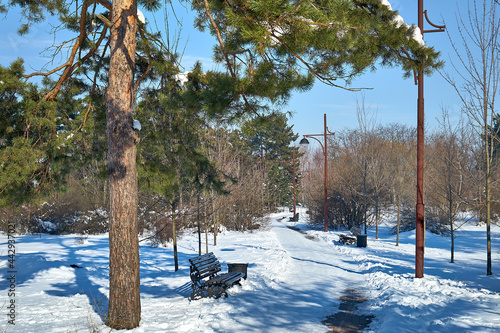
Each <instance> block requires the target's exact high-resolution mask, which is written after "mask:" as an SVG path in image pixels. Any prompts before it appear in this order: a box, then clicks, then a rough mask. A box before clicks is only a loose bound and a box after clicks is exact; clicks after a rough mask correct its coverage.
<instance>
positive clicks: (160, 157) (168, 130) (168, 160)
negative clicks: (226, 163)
mask: <svg viewBox="0 0 500 333" xmlns="http://www.w3.org/2000/svg"><path fill="white" fill-rule="evenodd" d="M231 83H232V81H231V80H228V78H227V76H225V75H222V74H219V73H212V72H208V73H203V72H202V70H201V66H200V65H199V64H198V65H196V66H195V68H194V69H193V71H192V72H191V73H190V74H189V80H188V82H187V83H186V84H185V85H184V86H180V85H179V84H178V83H177V82H174V81H173V80H171V81H167V83H166V85H165V86H164V87H160V89H158V90H148V91H147V92H145V94H144V95H143V98H142V101H141V103H140V104H139V107H138V109H137V117H138V119H139V120H140V121H141V124H142V131H141V132H142V139H141V144H140V145H139V147H138V167H139V176H140V179H139V183H140V185H141V187H142V188H147V189H149V190H152V191H153V192H156V193H158V194H161V195H162V196H163V197H164V198H166V199H167V200H170V201H173V200H176V199H177V198H178V197H179V195H180V194H181V192H182V191H188V190H195V191H200V190H202V189H206V190H209V189H214V190H216V191H217V192H223V190H222V188H223V186H224V183H223V182H222V181H221V180H220V178H219V176H218V172H217V168H216V166H215V165H214V163H213V162H212V161H210V160H209V158H208V157H207V155H206V153H205V152H204V149H203V148H204V147H203V145H204V139H203V138H204V136H205V135H206V134H205V133H206V132H207V131H208V129H209V128H210V122H211V121H216V120H218V119H220V118H221V117H227V116H228V114H229V113H230V110H232V109H234V107H233V105H232V104H233V102H234V101H235V99H236V97H235V96H234V94H235V93H234V90H232V89H231V87H232V85H231Z"/></svg>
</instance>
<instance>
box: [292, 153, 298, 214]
mask: <svg viewBox="0 0 500 333" xmlns="http://www.w3.org/2000/svg"><path fill="white" fill-rule="evenodd" d="M292 164H293V167H292V177H293V218H294V219H295V216H297V205H296V202H297V201H296V200H295V148H292Z"/></svg>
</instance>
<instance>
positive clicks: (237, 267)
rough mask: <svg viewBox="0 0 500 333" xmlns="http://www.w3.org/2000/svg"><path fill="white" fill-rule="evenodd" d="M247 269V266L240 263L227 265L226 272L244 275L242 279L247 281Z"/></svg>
mask: <svg viewBox="0 0 500 333" xmlns="http://www.w3.org/2000/svg"><path fill="white" fill-rule="evenodd" d="M247 268H248V264H242V263H231V264H227V271H228V272H229V273H232V272H243V273H245V276H243V278H244V279H245V280H246V279H247Z"/></svg>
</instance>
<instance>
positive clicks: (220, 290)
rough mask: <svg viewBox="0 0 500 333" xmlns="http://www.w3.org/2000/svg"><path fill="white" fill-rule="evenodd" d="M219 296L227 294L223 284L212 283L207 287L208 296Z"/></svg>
mask: <svg viewBox="0 0 500 333" xmlns="http://www.w3.org/2000/svg"><path fill="white" fill-rule="evenodd" d="M221 296H224V297H227V296H228V295H227V292H226V288H224V286H223V285H214V286H211V287H209V288H208V297H213V298H219V297H221Z"/></svg>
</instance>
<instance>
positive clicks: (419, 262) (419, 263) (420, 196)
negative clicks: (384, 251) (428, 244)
mask: <svg viewBox="0 0 500 333" xmlns="http://www.w3.org/2000/svg"><path fill="white" fill-rule="evenodd" d="M418 28H419V29H420V32H421V33H422V36H423V34H424V1H423V0H418ZM422 66H423V65H422ZM417 79H418V100H417V207H416V215H417V216H416V227H415V277H417V278H422V277H424V246H425V245H424V232H425V221H424V73H423V70H422V69H420V70H419V72H418V76H417Z"/></svg>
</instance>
